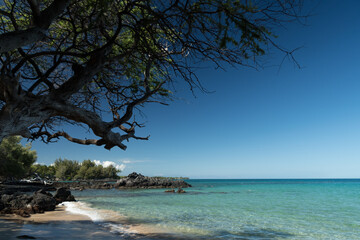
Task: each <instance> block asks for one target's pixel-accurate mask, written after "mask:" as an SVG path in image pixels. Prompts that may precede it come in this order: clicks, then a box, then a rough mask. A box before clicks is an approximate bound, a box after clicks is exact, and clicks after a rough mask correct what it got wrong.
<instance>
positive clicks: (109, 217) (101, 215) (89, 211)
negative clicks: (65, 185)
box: [63, 201, 137, 237]
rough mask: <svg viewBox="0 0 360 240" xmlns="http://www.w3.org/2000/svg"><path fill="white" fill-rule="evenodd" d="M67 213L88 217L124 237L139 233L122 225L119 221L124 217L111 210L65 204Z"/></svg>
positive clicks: (85, 204) (78, 204)
mask: <svg viewBox="0 0 360 240" xmlns="http://www.w3.org/2000/svg"><path fill="white" fill-rule="evenodd" d="M63 205H64V206H65V208H66V211H68V212H70V213H73V214H81V215H85V216H88V217H89V218H90V219H91V220H92V221H93V222H94V223H96V224H99V225H101V226H103V227H104V228H106V229H107V230H108V231H110V232H112V233H115V234H119V235H122V236H128V237H129V236H133V235H135V234H137V231H135V230H131V229H130V227H129V226H126V225H124V224H121V223H120V222H118V221H119V219H124V217H123V216H122V215H120V214H118V213H117V212H114V211H111V210H102V209H96V208H93V207H91V206H90V205H89V204H88V203H85V202H81V201H77V202H63Z"/></svg>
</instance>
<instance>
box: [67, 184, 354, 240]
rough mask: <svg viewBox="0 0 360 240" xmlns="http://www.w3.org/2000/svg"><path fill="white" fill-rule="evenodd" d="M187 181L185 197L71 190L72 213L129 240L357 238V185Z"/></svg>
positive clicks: (149, 192) (160, 191) (159, 192)
mask: <svg viewBox="0 0 360 240" xmlns="http://www.w3.org/2000/svg"><path fill="white" fill-rule="evenodd" d="M187 182H189V183H190V184H191V185H193V187H192V188H187V189H185V190H186V191H187V192H186V193H184V194H177V193H165V192H164V189H140V190H116V189H111V190H84V191H81V192H80V191H73V194H74V195H75V197H76V199H78V200H79V202H78V203H73V204H70V205H68V210H69V211H73V212H77V213H82V214H87V215H88V216H90V217H91V218H92V219H93V221H94V222H95V224H99V225H101V226H103V227H104V228H107V229H109V230H110V231H112V232H113V233H114V235H119V236H120V237H123V238H125V239H126V238H131V234H132V233H131V232H129V231H127V227H126V225H127V224H129V225H137V226H143V227H144V228H147V229H156V230H157V231H159V232H160V233H166V234H168V235H167V237H164V238H166V239H170V238H173V239H180V238H182V239H253V240H255V239H256V240H259V239H360V180H359V179H316V180H314V179H296V180H295V179H293V180H284V179H281V180H220V179H216V180H215V179H214V180H213V179H202V180H187ZM74 204H77V205H74ZM109 213H114V214H119V215H121V216H122V217H123V218H124V219H126V221H125V222H123V223H114V222H106V220H104V219H108V216H107V217H106V216H103V215H104V214H109ZM154 238H156V237H154ZM159 238H161V235H160V234H159ZM143 239H150V238H145V237H144V238H143Z"/></svg>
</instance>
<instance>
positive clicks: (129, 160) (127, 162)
mask: <svg viewBox="0 0 360 240" xmlns="http://www.w3.org/2000/svg"><path fill="white" fill-rule="evenodd" d="M119 161H121V162H122V163H124V164H129V163H143V162H149V160H131V159H128V158H125V159H122V160H119Z"/></svg>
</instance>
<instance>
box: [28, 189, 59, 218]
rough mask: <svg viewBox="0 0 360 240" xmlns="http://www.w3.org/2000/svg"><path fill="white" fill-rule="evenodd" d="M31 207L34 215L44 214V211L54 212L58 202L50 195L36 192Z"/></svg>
mask: <svg viewBox="0 0 360 240" xmlns="http://www.w3.org/2000/svg"><path fill="white" fill-rule="evenodd" d="M30 206H31V208H32V210H33V212H34V213H43V212H44V211H53V210H55V207H56V200H55V199H54V198H53V197H52V195H51V194H50V193H47V192H45V193H43V192H40V191H38V192H35V193H34V195H33V199H32V201H31V202H30Z"/></svg>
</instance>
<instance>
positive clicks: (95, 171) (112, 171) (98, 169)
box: [75, 160, 120, 179]
mask: <svg viewBox="0 0 360 240" xmlns="http://www.w3.org/2000/svg"><path fill="white" fill-rule="evenodd" d="M119 172H120V170H117V169H116V168H115V167H114V166H113V165H110V166H108V167H103V166H101V165H96V164H95V163H94V162H92V161H91V160H84V161H83V162H82V163H81V167H80V169H79V171H78V173H77V175H76V176H75V179H104V178H118V175H117V173H119Z"/></svg>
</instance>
